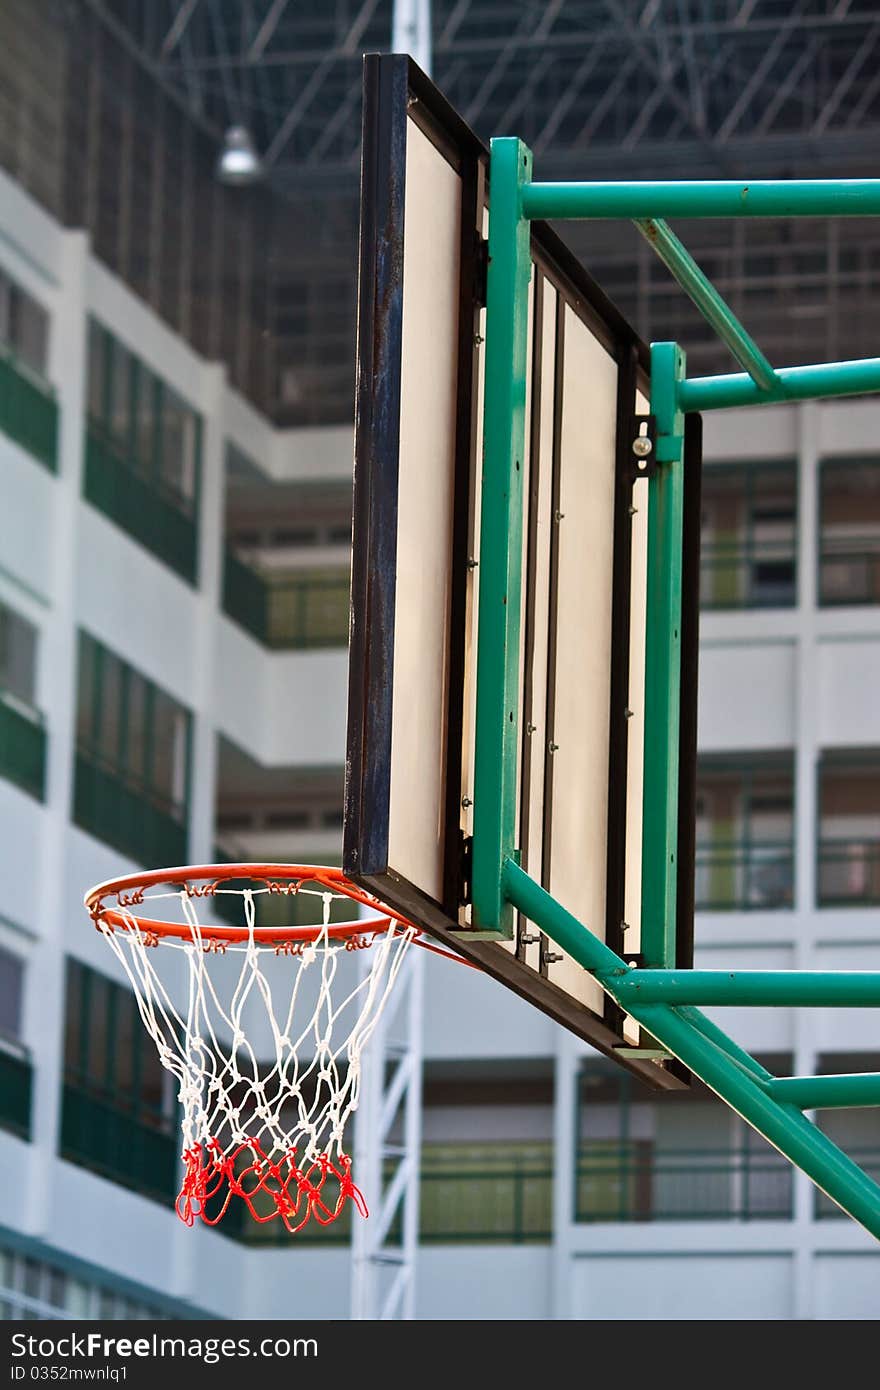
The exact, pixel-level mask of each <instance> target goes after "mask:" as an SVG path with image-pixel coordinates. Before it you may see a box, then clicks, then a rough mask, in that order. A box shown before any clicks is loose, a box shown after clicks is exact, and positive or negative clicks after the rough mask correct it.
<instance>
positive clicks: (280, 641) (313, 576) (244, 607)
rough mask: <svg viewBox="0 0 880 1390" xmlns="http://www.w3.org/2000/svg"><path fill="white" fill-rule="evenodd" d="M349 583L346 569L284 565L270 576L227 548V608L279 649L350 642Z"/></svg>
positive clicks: (242, 624)
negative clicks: (299, 568)
mask: <svg viewBox="0 0 880 1390" xmlns="http://www.w3.org/2000/svg"><path fill="white" fill-rule="evenodd" d="M349 588H350V585H349V576H348V572H347V571H345V572H340V571H339V570H309V571H302V572H296V573H291V572H290V571H286V572H285V573H284V574H283V575H279V576H277V577H271V576H269V575H266V574H261V573H259V572H258V571H257V570H255V569H252V568H251V567H250V566H249V565H246V564H243V563H242V561H241V560H239V558H238V556H237V555H234V554H233V553H232V551H229V550H227V552H226V560H225V566H224V575H223V609H224V612H225V613H226V614H227V615H228V616H229V617H230V618H232V620H233V621H234V622H236V623H238V624H239V626H240V627H243V628H244V629H245V631H246V632H249V633H250V634H251V636H252V637H256V639H257V641H258V642H262V643H263V645H264V646H266V647H272V648H275V649H276V650H286V651H295V650H300V649H305V648H310V647H345V646H347V645H348V609H349Z"/></svg>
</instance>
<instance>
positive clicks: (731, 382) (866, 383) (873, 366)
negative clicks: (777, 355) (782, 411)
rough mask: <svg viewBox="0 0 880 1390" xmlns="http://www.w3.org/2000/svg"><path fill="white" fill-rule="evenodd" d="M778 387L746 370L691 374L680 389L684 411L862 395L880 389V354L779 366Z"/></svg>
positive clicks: (777, 372)
mask: <svg viewBox="0 0 880 1390" xmlns="http://www.w3.org/2000/svg"><path fill="white" fill-rule="evenodd" d="M776 379H777V382H778V386H776V387H774V388H773V390H771V391H765V390H763V389H762V388H761V387H759V386H756V385H755V383H754V381H753V380H752V378H751V377H750V376H749V375H748V374H747V373H742V374H741V373H739V372H736V373H734V374H733V375H731V376H703V377H690V378H689V379H688V380H686V381H682V382H681V383H680V385H679V388H678V403H679V406H680V408H681V409H682V410H684V411H690V410H723V409H727V408H728V407H730V406H739V405H765V404H772V403H774V402H776V401H805V400H811V399H816V398H821V397H825V396H859V395H861V394H862V393H863V392H870V391H880V357H864V358H861V359H859V360H856V361H853V362H816V363H814V364H813V365H811V366H808V367H778V368H777V369H776Z"/></svg>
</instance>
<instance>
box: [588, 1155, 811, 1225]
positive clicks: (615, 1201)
mask: <svg viewBox="0 0 880 1390" xmlns="http://www.w3.org/2000/svg"><path fill="white" fill-rule="evenodd" d="M791 1215H792V1169H791V1165H790V1164H789V1163H788V1162H786V1160H785V1159H783V1158H781V1157H780V1156H779V1155H778V1154H775V1153H772V1152H766V1153H754V1152H750V1151H749V1150H742V1151H741V1152H734V1153H732V1152H731V1151H730V1150H729V1149H719V1150H705V1149H703V1150H700V1149H680V1150H668V1151H666V1152H663V1151H658V1150H656V1149H655V1148H654V1147H653V1145H652V1144H650V1143H638V1142H636V1143H632V1144H629V1145H624V1146H617V1145H614V1144H611V1143H609V1144H607V1145H605V1144H592V1145H589V1146H582V1148H581V1149H580V1151H579V1153H578V1159H577V1186H576V1195H575V1220H576V1221H779V1220H788V1219H790V1218H791Z"/></svg>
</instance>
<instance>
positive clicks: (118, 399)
mask: <svg viewBox="0 0 880 1390" xmlns="http://www.w3.org/2000/svg"><path fill="white" fill-rule="evenodd" d="M201 440H202V420H201V416H200V415H199V414H198V413H197V412H196V411H195V410H193V409H192V408H191V407H190V406H189V405H187V403H186V402H185V401H184V400H183V399H182V398H181V397H180V396H178V394H177V393H176V391H174V390H173V389H172V388H171V387H170V386H169V385H168V384H167V383H166V382H165V381H163V380H162V379H161V378H160V377H158V376H156V375H155V373H153V372H151V371H150V370H149V368H147V367H146V365H145V364H144V363H143V362H141V360H140V359H139V358H138V357H136V356H135V354H134V353H131V352H129V351H128V349H127V348H126V347H125V346H124V345H123V344H122V343H121V342H119V340H118V339H116V338H115V337H114V336H113V334H112V333H110V332H109V331H108V330H107V329H106V328H104V327H102V325H101V324H99V323H97V322H96V321H95V320H94V319H92V320H90V323H89V347H88V426H87V431H86V468H85V481H84V492H85V496H86V498H87V499H88V500H89V501H90V502H92V503H93V504H94V505H95V506H96V507H98V508H99V509H100V510H101V511H103V512H104V513H105V514H106V515H107V516H109V517H110V518H111V520H113V521H114V522H115V523H116V524H117V525H118V526H120V527H121V528H122V529H123V530H124V531H126V532H127V533H128V534H129V535H131V536H133V537H134V539H135V540H137V541H139V542H140V543H141V544H142V545H143V546H145V547H146V548H147V549H148V550H150V551H151V552H152V553H153V554H154V555H156V556H157V557H158V558H159V559H160V560H162V561H163V562H164V563H165V564H167V565H168V566H169V567H170V568H172V569H173V570H175V572H176V573H177V574H179V575H180V576H181V577H182V578H183V579H185V580H187V582H188V583H190V584H195V582H196V575H197V566H198V512H199V492H200V484H201Z"/></svg>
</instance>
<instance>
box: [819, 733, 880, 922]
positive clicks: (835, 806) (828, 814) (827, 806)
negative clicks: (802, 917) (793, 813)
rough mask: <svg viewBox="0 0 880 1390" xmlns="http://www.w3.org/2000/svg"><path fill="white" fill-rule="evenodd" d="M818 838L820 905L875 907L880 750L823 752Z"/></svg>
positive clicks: (879, 876) (879, 866)
mask: <svg viewBox="0 0 880 1390" xmlns="http://www.w3.org/2000/svg"><path fill="white" fill-rule="evenodd" d="M818 838H819V845H818V854H819V870H818V876H817V889H818V892H817V897H818V902H819V905H820V907H834V906H838V907H867V906H874V905H876V904H877V903H880V749H878V748H858V749H857V748H842V749H834V750H833V751H830V752H826V753H823V754H822V757H821V759H820V761H819V837H818Z"/></svg>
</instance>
